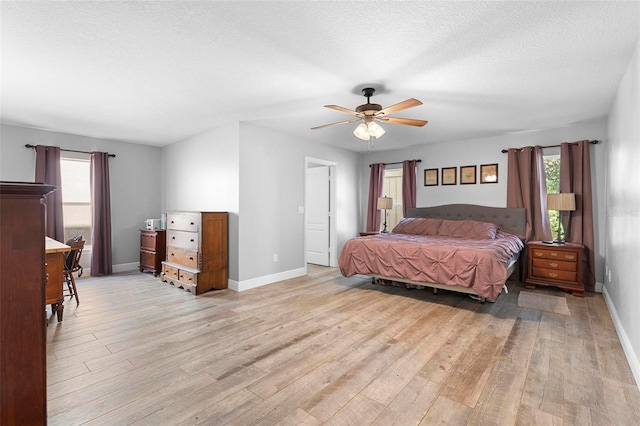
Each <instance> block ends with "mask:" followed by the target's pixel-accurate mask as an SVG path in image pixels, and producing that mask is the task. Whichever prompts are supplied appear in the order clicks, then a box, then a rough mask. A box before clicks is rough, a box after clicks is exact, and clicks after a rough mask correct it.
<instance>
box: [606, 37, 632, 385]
mask: <svg viewBox="0 0 640 426" xmlns="http://www.w3.org/2000/svg"><path fill="white" fill-rule="evenodd" d="M638 117H640V43H639V44H638V46H637V47H636V52H635V55H634V56H633V59H632V60H631V63H630V64H629V67H628V69H627V71H626V73H625V75H624V77H623V79H622V81H621V83H620V86H619V88H618V93H617V96H616V98H615V101H614V103H613V106H612V108H611V112H610V114H609V121H608V140H609V143H608V144H607V149H608V161H607V178H606V181H607V183H606V187H607V200H606V209H607V210H606V212H607V215H606V235H607V238H606V250H605V253H606V263H607V268H606V269H607V276H606V279H605V286H604V291H603V293H604V295H605V299H606V300H607V304H608V306H609V311H610V312H611V316H612V317H613V319H614V323H615V325H616V330H617V331H618V335H619V336H620V341H621V342H622V346H623V348H624V350H625V353H626V355H627V359H628V360H629V364H630V365H631V369H632V370H633V374H634V376H635V379H636V384H637V385H638V386H639V387H640V327H639V326H638V325H639V324H640V310H639V309H638V306H639V305H640V286H639V285H638V277H640V262H639V261H638V260H639V259H640V239H638V236H640V173H638V159H640V121H639V120H638ZM609 273H610V276H609Z"/></svg>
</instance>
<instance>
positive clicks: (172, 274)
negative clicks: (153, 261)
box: [162, 265, 178, 280]
mask: <svg viewBox="0 0 640 426" xmlns="http://www.w3.org/2000/svg"><path fill="white" fill-rule="evenodd" d="M162 275H164V276H165V277H166V278H167V279H172V280H177V279H178V269H176V268H172V267H171V266H167V265H162Z"/></svg>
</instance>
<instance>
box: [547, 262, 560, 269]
mask: <svg viewBox="0 0 640 426" xmlns="http://www.w3.org/2000/svg"><path fill="white" fill-rule="evenodd" d="M549 266H551V267H552V268H557V267H558V264H557V263H556V262H551V263H549Z"/></svg>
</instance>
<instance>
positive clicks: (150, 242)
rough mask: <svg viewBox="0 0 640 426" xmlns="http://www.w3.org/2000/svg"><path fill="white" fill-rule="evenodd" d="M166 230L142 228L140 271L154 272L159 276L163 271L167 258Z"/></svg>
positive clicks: (155, 275)
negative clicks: (163, 263)
mask: <svg viewBox="0 0 640 426" xmlns="http://www.w3.org/2000/svg"><path fill="white" fill-rule="evenodd" d="M166 234H167V233H166V231H164V230H153V231H152V230H145V229H141V230H140V272H143V271H145V270H147V271H151V272H153V276H154V277H157V276H158V275H159V274H160V272H162V262H163V261H164V260H165V259H166V244H167V238H166Z"/></svg>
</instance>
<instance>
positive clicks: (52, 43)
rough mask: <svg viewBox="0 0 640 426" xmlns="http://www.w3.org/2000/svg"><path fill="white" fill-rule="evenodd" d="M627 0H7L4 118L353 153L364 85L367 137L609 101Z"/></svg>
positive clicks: (535, 121)
mask: <svg viewBox="0 0 640 426" xmlns="http://www.w3.org/2000/svg"><path fill="white" fill-rule="evenodd" d="M639 6H640V3H639V2H638V1H631V2H622V1H618V2H604V1H588V2H577V1H574V2H564V1H563V2H553V1H549V2H537V1H536V2H475V1H474V2H453V1H452V2H448V1H447V2H427V1H420V2H387V1H385V2H341V1H337V2H335V1H334V2H307V1H304V2H303V1H298V2H290V1H287V2H277V1H266V2H240V1H235V2H213V1H162V2H160V1H155V2H151V1H133V2H126V1H120V2H74V1H66V2H50V1H45V2H26V1H18V2H6V1H3V2H2V4H1V10H0V13H1V18H2V22H1V24H2V27H1V35H2V45H1V47H2V50H1V52H2V53H1V54H2V58H1V59H2V76H1V78H2V80H1V83H2V87H1V89H2V90H1V110H0V113H1V119H2V122H3V123H7V124H16V125H23V126H29V127H36V128H44V129H52V130H58V131H62V132H68V133H74V134H80V135H87V136H94V137H101V138H109V139H118V140H125V141H132V142H138V143H146V144H152V145H165V144H168V143H172V142H175V141H178V140H181V139H184V138H187V137H190V136H193V135H195V134H198V133H201V132H203V131H206V130H208V129H211V128H213V127H216V126H219V125H222V124H225V123H229V122H233V121H247V122H251V123H254V124H256V125H259V126H264V127H269V128H273V129H276V130H278V131H281V132H285V133H288V134H291V135H294V136H296V137H300V138H304V139H307V140H313V141H316V142H322V143H327V144H332V145H337V146H340V147H343V148H346V149H350V150H355V151H362V150H366V149H367V144H366V142H362V141H360V140H359V139H356V138H355V137H354V136H353V135H352V133H351V132H352V130H353V129H354V128H355V125H354V124H347V125H342V126H335V127H331V128H325V129H321V130H313V131H312V130H310V128H311V127H313V126H317V125H320V124H325V123H331V122H335V121H342V120H347V119H349V116H348V115H346V114H341V113H339V112H336V111H332V110H329V109H326V108H323V107H322V106H323V105H325V104H337V105H341V106H344V107H347V108H355V107H356V106H357V105H359V104H361V103H364V102H365V98H363V97H362V95H361V89H362V88H363V87H366V86H373V87H375V88H376V89H377V90H378V92H377V93H376V95H375V96H374V97H373V98H372V102H376V103H379V104H382V105H383V106H388V105H391V104H395V103H397V102H400V101H402V100H404V99H407V98H410V97H414V98H417V99H420V100H421V101H422V102H423V103H424V104H423V105H421V106H419V107H416V108H412V109H409V110H406V111H403V112H400V113H396V114H393V116H399V117H408V118H419V119H425V120H429V124H427V126H425V127H422V128H414V127H409V126H399V125H391V124H386V125H383V126H384V127H385V129H386V130H387V134H385V135H384V136H383V137H382V138H381V139H380V140H379V141H377V142H376V149H392V148H399V147H404V146H410V145H415V144H423V143H436V142H444V141H451V140H459V139H468V138H476V137H485V136H491V135H498V134H503V133H507V132H520V131H527V130H534V129H540V128H548V127H557V126H565V125H569V124H571V123H576V122H580V121H584V120H589V119H593V118H598V117H602V116H605V115H606V114H607V112H608V111H609V107H610V105H611V103H612V101H613V98H614V96H615V93H616V90H617V87H618V84H619V82H620V79H621V77H622V75H623V73H624V72H625V70H626V68H627V66H628V64H629V61H630V59H631V55H632V54H633V51H634V48H635V46H636V44H637V43H638V34H639V33H638V27H639V22H640V11H639V10H640V8H639Z"/></svg>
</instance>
